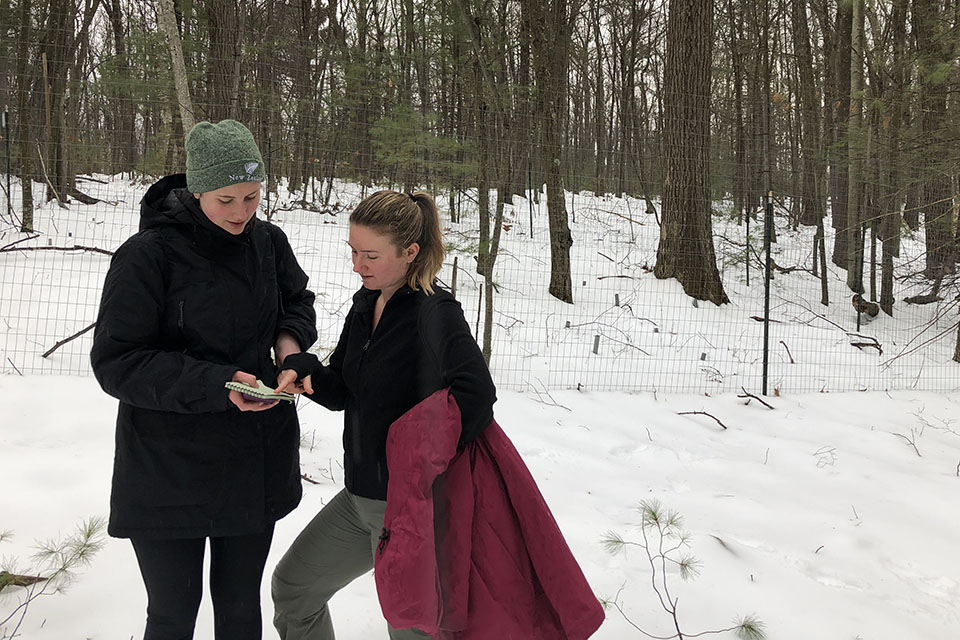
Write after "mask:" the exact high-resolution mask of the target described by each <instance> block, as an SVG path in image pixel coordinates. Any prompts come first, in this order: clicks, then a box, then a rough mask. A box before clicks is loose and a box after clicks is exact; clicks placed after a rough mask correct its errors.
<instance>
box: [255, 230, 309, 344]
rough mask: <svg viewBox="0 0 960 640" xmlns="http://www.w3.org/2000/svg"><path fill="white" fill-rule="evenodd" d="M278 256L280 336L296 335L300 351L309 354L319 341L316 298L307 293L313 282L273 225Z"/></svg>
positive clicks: (273, 236) (285, 238)
mask: <svg viewBox="0 0 960 640" xmlns="http://www.w3.org/2000/svg"><path fill="white" fill-rule="evenodd" d="M267 228H268V229H269V231H270V235H271V238H272V239H273V248H274V251H275V252H276V259H277V260H276V261H277V283H278V285H279V286H280V322H279V324H278V326H277V334H279V333H280V332H282V331H286V332H288V333H290V334H292V335H293V336H294V337H295V338H296V339H297V342H298V343H300V349H301V350H302V351H306V350H307V349H308V348H309V347H310V345H312V344H313V343H314V342H316V341H317V312H316V310H315V309H314V308H313V302H314V299H315V298H316V296H315V295H314V293H313V291H311V290H310V289H307V282H308V281H309V278H308V277H307V274H306V273H304V271H303V269H302V268H300V263H299V262H297V258H296V256H294V255H293V249H291V248H290V242H289V241H288V240H287V236H286V234H284V233H283V231H282V230H281V229H280V227H277V226H275V225H272V224H268V226H267Z"/></svg>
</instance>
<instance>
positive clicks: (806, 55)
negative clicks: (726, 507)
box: [791, 2, 826, 225]
mask: <svg viewBox="0 0 960 640" xmlns="http://www.w3.org/2000/svg"><path fill="white" fill-rule="evenodd" d="M791 6H792V9H793V29H794V43H795V47H796V53H797V69H798V71H799V73H800V108H801V116H800V121H801V126H802V143H801V148H802V154H803V168H802V170H801V171H802V173H801V175H802V177H803V186H802V191H801V206H802V211H801V214H800V222H801V224H805V225H815V224H818V221H819V220H822V219H823V217H824V216H825V215H826V206H825V202H824V200H823V197H822V195H821V193H822V189H821V185H822V184H823V178H824V173H823V165H822V163H821V161H820V101H819V100H818V99H817V95H818V93H819V91H818V87H817V83H816V80H815V79H814V76H813V70H814V65H813V53H812V51H811V48H810V30H809V28H808V26H807V11H806V9H807V5H806V2H792V3H791Z"/></svg>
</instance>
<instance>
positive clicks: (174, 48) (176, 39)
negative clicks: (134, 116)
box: [157, 0, 196, 134]
mask: <svg viewBox="0 0 960 640" xmlns="http://www.w3.org/2000/svg"><path fill="white" fill-rule="evenodd" d="M173 2H174V0H157V22H158V23H159V26H160V30H161V31H163V34H164V36H165V37H166V40H167V48H168V49H169V50H170V67H171V69H172V70H173V84H174V87H175V88H176V91H177V104H178V106H179V107H180V122H182V123H183V131H184V133H185V134H186V133H189V132H190V130H191V129H193V125H194V124H196V120H195V118H194V113H195V111H194V109H193V101H192V100H191V99H190V85H189V84H188V82H187V66H186V64H184V61H183V47H182V45H181V43H180V32H179V31H178V30H177V19H176V14H175V13H174V8H173Z"/></svg>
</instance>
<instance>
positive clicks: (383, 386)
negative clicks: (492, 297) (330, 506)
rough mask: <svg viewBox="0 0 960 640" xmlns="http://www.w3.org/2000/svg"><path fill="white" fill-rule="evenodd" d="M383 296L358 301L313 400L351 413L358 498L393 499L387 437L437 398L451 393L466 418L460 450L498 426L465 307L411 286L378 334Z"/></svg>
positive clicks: (348, 477)
mask: <svg viewBox="0 0 960 640" xmlns="http://www.w3.org/2000/svg"><path fill="white" fill-rule="evenodd" d="M379 296H380V292H379V291H372V290H368V289H365V288H364V289H360V291H358V292H357V293H356V294H354V296H353V306H352V307H351V309H350V311H349V312H348V313H347V318H346V321H345V322H344V326H343V331H342V332H341V334H340V340H339V342H338V343H337V347H336V349H334V351H333V353H332V354H331V355H330V363H329V365H327V366H325V367H322V368H321V369H320V370H319V371H317V372H315V373H314V374H313V376H312V378H311V382H312V384H313V389H314V393H313V394H312V395H311V396H310V397H311V398H312V399H313V400H315V401H317V402H319V403H320V404H322V405H324V406H325V407H327V408H328V409H333V410H340V409H343V410H344V411H345V413H344V431H343V449H344V461H343V467H344V484H345V486H346V488H347V490H349V491H350V492H351V493H354V494H355V495H359V496H362V497H364V498H371V499H374V500H386V498H387V477H388V476H387V462H386V443H387V431H388V430H389V428H390V425H391V423H393V421H394V420H396V419H397V418H399V417H400V416H402V415H403V414H404V413H406V412H407V411H408V410H409V409H411V408H413V406H414V405H416V404H418V403H419V402H420V401H421V400H423V399H424V398H426V397H428V396H429V395H430V394H432V393H433V392H434V391H437V390H439V389H444V388H447V387H449V388H450V390H451V392H452V393H453V397H454V398H455V399H456V401H457V404H458V405H459V407H460V412H461V414H462V416H463V424H462V432H461V437H460V444H461V446H462V445H463V444H466V443H468V442H470V441H471V440H473V439H474V438H475V437H476V436H477V435H478V434H479V433H480V432H481V431H482V430H483V429H484V428H485V427H486V426H487V425H489V424H490V422H491V421H492V420H493V403H494V402H496V399H497V398H496V388H495V387H494V384H493V380H492V379H491V377H490V371H489V369H487V365H486V363H485V362H484V360H483V355H482V354H481V353H480V348H479V347H478V346H477V343H476V341H475V340H474V339H473V336H472V335H471V333H470V327H469V326H468V325H467V322H466V320H465V319H464V317H463V310H462V309H461V308H460V303H458V302H457V301H456V299H454V298H453V296H451V295H450V294H449V293H448V292H446V291H444V290H442V289H435V292H434V293H433V294H431V295H426V294H425V293H424V292H423V291H415V290H413V289H411V288H410V287H409V286H406V285H404V286H403V287H401V288H400V289H399V290H398V291H396V292H395V293H394V294H393V295H392V296H391V297H390V299H389V300H388V301H387V305H386V307H385V308H384V310H383V313H382V314H381V316H380V321H379V322H378V323H377V330H376V331H374V332H372V335H371V329H372V327H373V311H374V304H375V303H376V300H377V298H378V297H379Z"/></svg>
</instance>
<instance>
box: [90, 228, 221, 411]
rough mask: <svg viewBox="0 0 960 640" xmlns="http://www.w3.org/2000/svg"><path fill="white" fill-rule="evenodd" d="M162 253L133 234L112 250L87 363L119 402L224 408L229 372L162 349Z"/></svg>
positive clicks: (185, 408)
mask: <svg viewBox="0 0 960 640" xmlns="http://www.w3.org/2000/svg"><path fill="white" fill-rule="evenodd" d="M165 263H166V261H165V256H164V255H163V247H162V246H161V245H160V243H159V241H158V240H157V239H156V238H155V237H154V236H151V235H149V234H146V235H145V234H138V235H135V236H133V237H132V238H130V239H129V240H127V241H126V242H125V243H124V244H123V245H121V246H120V248H119V249H117V251H116V253H115V254H114V256H113V259H112V260H111V262H110V269H109V270H108V271H107V276H106V279H105V280H104V284H103V295H102V297H101V299H100V311H99V313H98V315H97V326H96V328H95V329H94V334H93V348H92V350H91V352H90V363H91V365H92V367H93V373H94V375H95V376H96V378H97V381H98V382H99V383H100V386H102V387H103V390H104V391H106V392H107V393H109V394H110V395H112V396H113V397H115V398H117V399H119V400H120V401H121V402H125V403H127V404H130V405H133V406H135V407H142V408H144V409H154V410H159V411H172V412H175V413H207V412H216V411H226V410H227V409H228V408H229V407H230V406H232V405H231V404H230V400H229V397H228V393H227V390H226V389H225V388H224V386H223V385H224V383H225V382H227V381H229V380H230V379H231V378H232V377H233V374H234V372H235V371H237V367H235V366H230V365H222V364H214V363H212V362H206V361H203V360H197V359H196V358H192V357H190V356H187V355H184V354H183V353H180V352H178V351H164V350H162V349H161V348H160V345H161V344H162V335H161V325H160V323H161V318H162V317H163V307H164V298H165V286H164V276H163V274H164V269H165Z"/></svg>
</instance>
